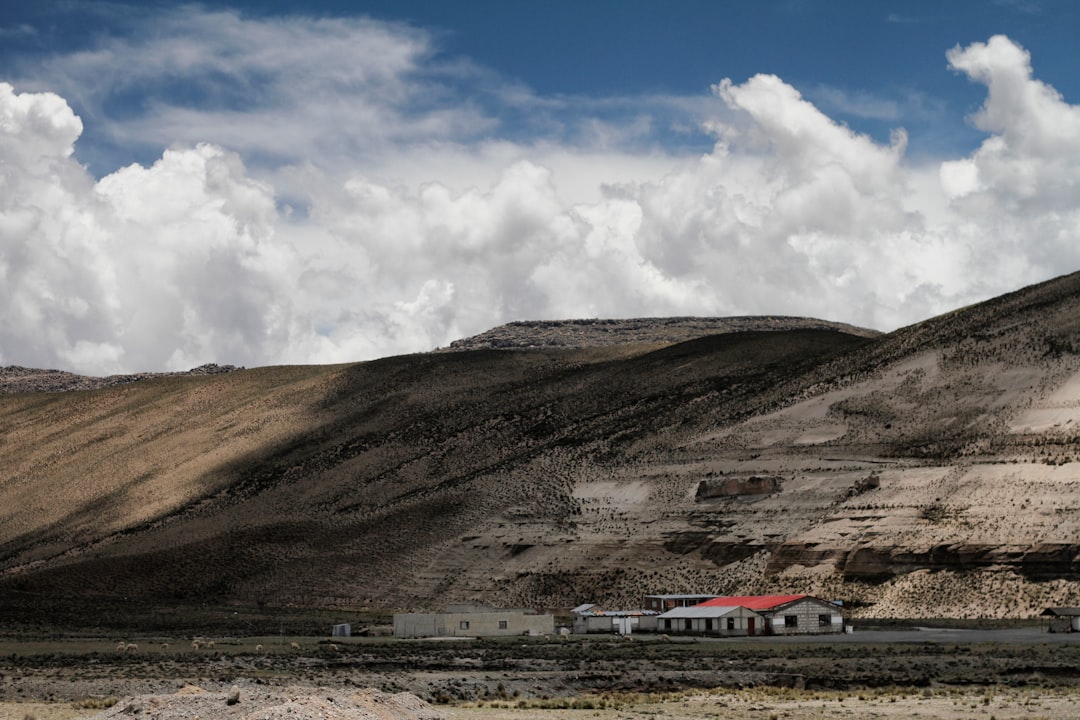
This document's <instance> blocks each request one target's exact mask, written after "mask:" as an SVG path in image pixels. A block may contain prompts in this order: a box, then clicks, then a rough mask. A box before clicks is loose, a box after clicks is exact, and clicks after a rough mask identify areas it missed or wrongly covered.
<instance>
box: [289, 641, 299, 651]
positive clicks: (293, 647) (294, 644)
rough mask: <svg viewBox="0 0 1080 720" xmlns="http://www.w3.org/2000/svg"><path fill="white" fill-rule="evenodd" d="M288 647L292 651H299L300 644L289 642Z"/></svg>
mask: <svg viewBox="0 0 1080 720" xmlns="http://www.w3.org/2000/svg"><path fill="white" fill-rule="evenodd" d="M289 647H291V648H292V649H293V650H299V649H300V643H298V642H291V643H289Z"/></svg>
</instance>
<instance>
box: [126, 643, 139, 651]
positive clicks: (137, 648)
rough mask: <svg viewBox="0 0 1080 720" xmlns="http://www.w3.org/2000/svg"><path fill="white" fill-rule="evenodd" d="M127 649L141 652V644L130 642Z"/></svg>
mask: <svg viewBox="0 0 1080 720" xmlns="http://www.w3.org/2000/svg"><path fill="white" fill-rule="evenodd" d="M127 651H128V652H139V646H138V645H136V644H135V643H128V644H127Z"/></svg>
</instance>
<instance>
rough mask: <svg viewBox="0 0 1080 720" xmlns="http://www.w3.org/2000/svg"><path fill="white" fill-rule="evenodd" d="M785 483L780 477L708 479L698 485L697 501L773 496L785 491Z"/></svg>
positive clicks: (753, 476) (756, 476)
mask: <svg viewBox="0 0 1080 720" xmlns="http://www.w3.org/2000/svg"><path fill="white" fill-rule="evenodd" d="M783 484H784V483H783V481H782V480H781V479H780V478H778V477H762V476H760V475H752V476H750V477H721V478H706V479H705V480H702V481H701V482H700V483H698V489H697V499H698V500H710V499H713V498H726V497H738V496H744V495H772V494H773V493H778V492H780V491H781V490H783V489H784V488H783Z"/></svg>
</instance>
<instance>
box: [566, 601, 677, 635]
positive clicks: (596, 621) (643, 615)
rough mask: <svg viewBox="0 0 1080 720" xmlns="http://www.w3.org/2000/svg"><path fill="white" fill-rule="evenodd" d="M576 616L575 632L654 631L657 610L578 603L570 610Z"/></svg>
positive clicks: (624, 632)
mask: <svg viewBox="0 0 1080 720" xmlns="http://www.w3.org/2000/svg"><path fill="white" fill-rule="evenodd" d="M570 612H571V613H572V614H573V616H574V634H576V635H584V634H588V633H614V634H616V635H630V634H632V633H634V632H654V631H655V630H656V618H657V616H658V615H659V613H658V612H656V611H655V610H603V609H601V608H599V607H597V606H596V605H578V606H577V607H576V608H574V609H573V610H571V611H570Z"/></svg>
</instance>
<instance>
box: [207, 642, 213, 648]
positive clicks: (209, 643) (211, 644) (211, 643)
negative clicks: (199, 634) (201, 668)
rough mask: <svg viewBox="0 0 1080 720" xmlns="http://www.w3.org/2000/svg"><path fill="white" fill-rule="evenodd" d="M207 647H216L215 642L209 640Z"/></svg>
mask: <svg viewBox="0 0 1080 720" xmlns="http://www.w3.org/2000/svg"><path fill="white" fill-rule="evenodd" d="M206 647H208V648H212V647H214V641H213V640H207V641H206Z"/></svg>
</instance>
